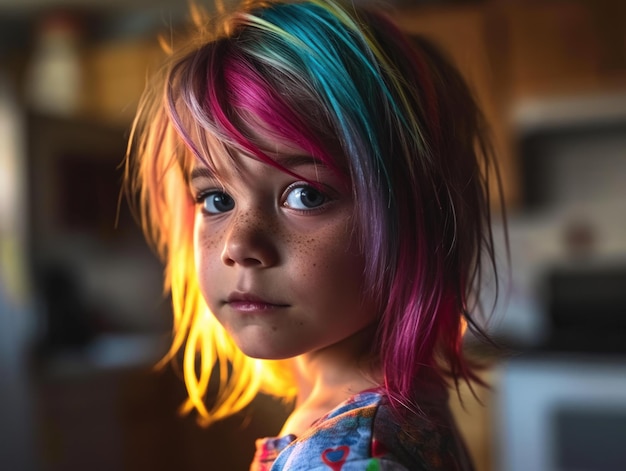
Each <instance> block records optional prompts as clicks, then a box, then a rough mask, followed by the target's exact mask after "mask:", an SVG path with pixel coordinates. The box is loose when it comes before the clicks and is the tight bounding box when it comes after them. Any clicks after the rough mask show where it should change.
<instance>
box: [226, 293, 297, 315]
mask: <svg viewBox="0 0 626 471" xmlns="http://www.w3.org/2000/svg"><path fill="white" fill-rule="evenodd" d="M226 304H228V305H229V306H231V307H233V308H235V309H237V310H240V311H263V310H268V309H276V308H284V307H289V305H288V304H284V303H280V302H275V301H270V300H267V299H264V298H262V297H260V296H257V295H254V294H251V293H231V294H230V295H229V296H228V298H226Z"/></svg>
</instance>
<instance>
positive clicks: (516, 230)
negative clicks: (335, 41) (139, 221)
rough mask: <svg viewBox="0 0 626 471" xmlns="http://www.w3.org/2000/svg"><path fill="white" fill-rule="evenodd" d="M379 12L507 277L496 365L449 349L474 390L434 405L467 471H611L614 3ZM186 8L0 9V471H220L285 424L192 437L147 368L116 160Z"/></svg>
mask: <svg viewBox="0 0 626 471" xmlns="http://www.w3.org/2000/svg"><path fill="white" fill-rule="evenodd" d="M389 10H390V13H391V15H392V16H393V17H394V18H395V19H396V21H397V23H398V24H399V25H400V26H401V27H402V28H403V29H404V30H406V31H407V32H409V33H410V34H416V35H417V34H421V35H425V36H427V37H429V38H431V39H432V40H433V41H434V42H435V43H436V44H438V45H439V46H440V47H441V48H442V49H443V50H444V51H446V52H447V53H448V54H449V56H451V57H452V59H453V60H454V61H455V62H456V64H457V65H458V67H459V68H460V69H461V71H462V72H463V74H464V75H465V77H466V78H467V80H468V81H469V82H470V84H471V86H472V88H473V89H474V91H475V94H476V96H477V98H478V100H479V101H480V103H481V105H482V107H483V109H484V111H485V114H486V116H487V119H488V121H489V124H490V126H491V128H492V132H493V139H494V143H495V149H496V153H497V157H498V160H499V165H500V170H501V177H502V182H503V188H504V206H505V208H506V211H507V213H508V216H509V221H508V230H509V237H510V250H511V253H510V256H511V270H510V273H506V266H505V265H504V268H503V270H502V278H501V279H500V280H499V282H500V285H501V294H500V297H499V298H498V303H497V304H496V305H495V309H494V314H493V318H492V321H491V324H490V331H491V333H492V335H493V336H494V338H496V339H497V341H498V342H500V343H501V344H502V345H504V346H505V347H506V350H504V351H505V352H506V354H503V352H502V351H498V352H494V351H493V350H492V349H485V348H483V347H481V346H480V344H479V343H478V342H472V339H471V338H470V339H468V348H470V349H471V352H472V354H473V355H477V357H478V358H479V359H480V360H482V361H484V362H485V363H487V364H488V365H489V368H487V369H486V370H485V371H484V377H485V379H486V380H487V381H489V382H490V383H491V384H492V388H491V389H484V388H478V389H477V390H476V392H477V396H478V398H479V399H480V401H478V400H476V399H475V398H474V397H473V396H472V394H471V392H470V391H469V390H466V389H463V390H462V391H461V395H460V397H457V396H456V395H453V397H452V401H453V409H454V411H455V414H456V415H457V419H458V421H459V425H460V427H461V429H462V431H463V433H464V434H465V437H466V439H467V441H468V444H469V446H470V450H471V453H472V454H473V456H474V458H475V460H476V464H477V468H478V470H479V471H499V470H501V471H517V470H522V469H524V470H533V471H566V470H567V471H573V470H577V471H583V470H584V471H590V470H593V471H609V470H610V471H616V470H620V469H626V451H625V447H624V446H623V443H624V440H625V439H626V361H625V360H626V209H625V206H626V3H625V2H624V1H623V0H544V1H531V0H482V1H481V0H474V1H470V0H465V1H463V0H458V1H453V0H422V1H420V0H413V1H411V0H398V1H396V2H393V3H391V7H390V8H389ZM187 11H188V7H187V3H186V2H179V1H177V0H169V1H168V0H152V1H151V0H107V1H99V0H0V469H2V470H4V469H6V470H45V471H47V470H50V471H57V470H68V471H69V470H83V469H90V470H113V469H125V470H143V469H153V470H161V469H163V470H166V469H168V470H169V469H182V470H196V469H198V470H199V469H211V470H212V469H219V470H221V469H227V470H231V469H232V470H240V469H241V470H244V469H247V465H248V463H249V461H250V459H251V457H252V454H253V450H254V438H256V437H258V436H263V435H272V434H275V433H277V432H278V431H279V429H280V426H281V423H282V420H283V419H284V417H285V415H286V411H285V410H284V408H283V407H282V406H281V405H280V404H277V403H276V402H274V401H271V400H270V399H267V398H260V399H259V400H258V401H256V402H255V404H254V406H253V407H251V408H250V410H248V411H245V412H244V413H242V414H240V415H238V416H236V417H234V418H232V419H230V420H228V421H225V422H223V423H219V424H217V425H215V426H213V427H211V428H209V429H202V428H200V427H198V426H197V425H196V424H195V421H194V418H193V417H184V418H181V417H180V416H178V414H177V410H178V407H179V406H180V404H181V403H182V401H183V399H184V397H185V391H184V386H183V383H182V380H181V378H180V374H179V372H178V371H177V370H176V368H175V367H170V368H165V369H163V370H158V371H157V370H155V369H154V368H153V367H154V365H155V363H156V362H157V361H158V360H159V359H160V358H161V356H162V355H163V353H164V352H165V351H166V349H167V346H168V340H169V329H170V311H169V300H168V299H167V298H166V297H165V296H163V295H162V293H161V280H162V279H161V265H160V263H159V262H158V261H157V259H156V258H155V257H154V255H153V254H152V252H151V251H150V250H149V249H148V248H147V246H146V244H145V243H144V242H143V238H142V235H141V233H140V231H139V229H138V228H137V226H136V225H135V223H134V222H133V220H132V218H131V216H130V214H129V211H128V209H127V207H126V204H125V203H124V202H121V203H120V202H119V193H120V185H121V178H122V169H121V167H120V164H121V163H122V161H123V158H124V153H125V146H126V142H125V141H126V139H127V138H128V132H129V127H130V123H131V120H132V117H133V113H134V110H135V107H136V105H137V102H138V98H139V95H140V94H141V91H142V90H143V86H144V84H145V80H146V76H147V71H149V70H154V69H155V68H156V67H157V66H158V64H159V60H160V58H161V57H162V52H161V50H160V48H159V46H158V41H157V36H158V34H160V33H166V34H167V32H168V31H171V30H174V31H175V30H176V29H178V28H179V27H180V26H181V24H182V23H183V22H184V21H186V20H187ZM493 203H494V207H498V205H499V202H498V201H496V200H495V199H494V201H493ZM494 224H495V228H496V233H497V234H496V235H497V242H498V256H499V258H500V260H501V261H502V263H503V264H505V263H506V259H507V253H506V244H505V243H504V240H503V237H502V235H501V234H502V232H503V229H502V228H503V224H502V221H501V220H500V219H499V218H498V217H497V216H496V218H495V221H494ZM495 281H496V280H490V284H488V286H487V289H491V288H493V286H494V285H495ZM459 399H460V400H459ZM481 403H482V404H481Z"/></svg>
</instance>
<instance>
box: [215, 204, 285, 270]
mask: <svg viewBox="0 0 626 471" xmlns="http://www.w3.org/2000/svg"><path fill="white" fill-rule="evenodd" d="M276 232H277V231H276V227H275V226H274V225H272V223H271V221H270V220H269V219H268V218H267V217H263V216H262V215H257V216H254V215H252V214H250V213H247V214H242V215H239V216H235V217H234V219H233V221H232V224H231V225H230V227H229V228H228V231H227V233H226V237H225V240H224V247H223V250H222V255H221V257H222V262H223V263H224V264H225V265H228V266H235V265H240V266H243V267H252V268H267V267H271V266H273V265H276V263H278V258H279V251H278V242H277V238H276V235H277V234H276Z"/></svg>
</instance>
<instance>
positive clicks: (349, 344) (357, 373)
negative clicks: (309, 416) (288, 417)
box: [294, 327, 381, 410]
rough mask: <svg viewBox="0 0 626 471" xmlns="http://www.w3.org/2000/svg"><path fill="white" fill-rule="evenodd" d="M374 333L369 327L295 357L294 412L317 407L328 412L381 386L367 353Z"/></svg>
mask: <svg viewBox="0 0 626 471" xmlns="http://www.w3.org/2000/svg"><path fill="white" fill-rule="evenodd" d="M373 332H374V329H373V327H368V328H366V329H364V330H362V331H361V332H359V333H357V334H356V335H354V336H352V337H350V338H349V339H346V340H344V341H342V342H340V343H339V344H335V345H332V346H330V347H327V348H323V349H321V350H318V351H315V352H310V353H306V354H303V355H300V356H299V357H297V358H295V359H294V367H295V372H296V378H297V381H298V390H299V392H298V397H297V400H296V409H298V408H300V407H307V406H314V407H318V406H319V407H329V410H330V409H332V408H333V407H334V406H336V405H337V404H339V403H341V402H343V401H344V400H345V399H347V398H348V397H350V396H351V395H353V394H356V393H358V392H360V391H363V390H365V389H370V388H374V387H376V386H378V385H380V383H381V373H380V371H379V368H378V366H377V365H376V362H375V361H374V360H373V359H372V358H371V356H370V355H369V353H368V352H369V351H370V349H371V345H372V342H373Z"/></svg>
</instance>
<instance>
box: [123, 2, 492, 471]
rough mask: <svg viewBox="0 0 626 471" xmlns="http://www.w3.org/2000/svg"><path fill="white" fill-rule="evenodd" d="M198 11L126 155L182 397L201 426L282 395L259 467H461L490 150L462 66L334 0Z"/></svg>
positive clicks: (149, 98)
mask: <svg viewBox="0 0 626 471" xmlns="http://www.w3.org/2000/svg"><path fill="white" fill-rule="evenodd" d="M195 20H196V23H197V27H198V28H197V32H196V34H195V36H194V40H193V41H192V42H191V44H190V45H188V46H187V47H186V48H185V49H183V50H181V51H178V52H176V53H174V54H173V57H172V60H171V62H170V63H169V65H168V66H167V67H166V69H165V73H164V74H163V77H162V78H161V80H160V81H159V82H157V84H156V85H152V86H151V87H149V89H148V91H147V92H146V95H145V97H144V99H143V102H142V105H141V107H140V110H139V113H138V117H137V119H136V121H135V125H134V131H133V134H132V135H131V139H130V145H129V158H130V160H129V162H128V163H129V165H128V167H127V170H128V179H129V181H130V182H131V188H130V190H131V192H133V194H136V195H138V196H139V205H140V209H141V217H142V223H143V225H144V227H145V229H146V233H147V235H148V237H149V239H150V240H151V241H152V242H153V243H154V244H155V246H156V248H157V249H158V251H159V253H160V254H161V255H162V257H163V259H164V260H165V262H166V288H167V290H170V291H171V294H172V300H173V309H174V318H175V319H174V320H175V329H174V339H173V344H172V347H171V351H170V353H169V355H168V357H167V358H166V360H168V359H171V358H172V357H174V355H175V354H176V352H178V351H179V350H184V359H183V363H184V374H185V382H186V385H187V389H188V392H189V399H188V401H187V403H186V405H185V410H186V411H190V410H192V409H196V410H197V411H198V413H199V415H200V417H201V418H202V419H203V420H204V422H205V423H207V424H208V423H210V422H212V421H215V420H218V419H221V418H223V417H225V416H227V415H229V414H232V413H234V412H236V411H238V410H240V409H242V408H243V407H245V406H246V405H247V404H249V403H250V401H251V400H252V399H253V398H254V397H255V395H256V394H257V393H259V392H265V393H269V394H273V395H277V396H280V397H285V398H289V399H294V401H295V407H294V409H293V412H292V414H291V415H290V416H289V418H288V420H287V421H286V423H285V424H284V427H283V430H282V432H281V434H280V437H278V438H267V439H262V440H259V441H258V442H257V453H256V456H255V459H254V462H253V464H252V466H251V469H255V470H269V469H272V470H281V469H288V470H325V469H328V470H365V469H367V470H375V469H392V470H406V469H408V470H447V471H450V470H468V469H472V466H471V464H470V460H469V459H468V455H467V453H466V451H465V448H464V446H463V444H462V442H461V440H460V439H459V436H458V433H457V431H456V429H455V426H454V423H453V420H452V417H451V415H450V412H449V410H448V408H447V393H446V390H447V387H448V383H449V382H450V381H452V382H453V383H457V382H458V381H459V380H460V379H462V380H467V381H470V380H472V379H475V377H474V376H473V374H472V371H471V369H470V365H469V364H468V361H467V360H466V359H465V358H464V356H463V354H462V350H461V340H462V335H463V331H464V327H465V325H466V321H467V322H468V323H469V325H470V326H475V323H474V321H473V320H472V318H471V317H470V309H471V307H472V306H471V304H476V300H477V285H478V280H479V278H480V272H481V266H482V262H481V256H482V255H483V252H486V253H487V254H488V258H489V260H490V262H493V255H492V237H491V229H490V227H489V215H488V201H489V196H488V181H487V177H486V175H488V174H489V173H490V168H489V164H490V159H489V157H488V153H487V152H486V145H485V140H484V138H483V121H482V118H481V115H480V113H479V111H478V110H477V108H476V105H475V103H474V101H473V100H472V98H471V96H470V93H469V92H468V89H467V87H466V86H465V84H464V83H463V81H462V79H461V78H460V76H459V74H458V73H457V72H456V71H455V70H454V69H453V68H452V67H451V66H450V65H448V63H446V62H445V61H444V60H443V59H442V58H441V56H440V55H439V54H437V53H436V51H435V50H434V49H433V48H432V47H431V46H430V45H429V44H428V43H426V42H424V41H422V40H418V41H416V42H415V43H412V41H411V40H409V39H408V38H407V37H405V36H403V35H402V34H401V33H400V32H399V31H398V30H397V29H396V28H395V27H394V26H393V25H392V24H391V23H390V22H389V21H388V20H387V19H385V18H384V17H383V16H382V15H380V14H378V13H374V12H370V11H367V10H365V9H361V8H356V7H354V6H350V7H342V6H340V5H338V4H336V3H334V2H333V1H332V0H304V1H301V2H296V3H283V2H271V3H268V2H263V3H259V4H250V3H247V4H246V6H244V7H241V8H240V9H239V10H237V11H236V12H235V13H233V14H230V15H229V16H227V17H226V18H225V19H220V20H219V21H218V20H216V19H214V18H213V19H209V18H208V17H207V16H203V15H201V14H200V13H199V12H198V11H196V15H195ZM213 370H216V371H217V372H218V377H219V388H218V391H217V394H216V397H215V398H214V399H213V398H212V399H211V401H210V403H208V404H206V403H205V402H204V396H205V393H206V391H207V388H208V386H209V383H210V378H211V372H212V371H213Z"/></svg>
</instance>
